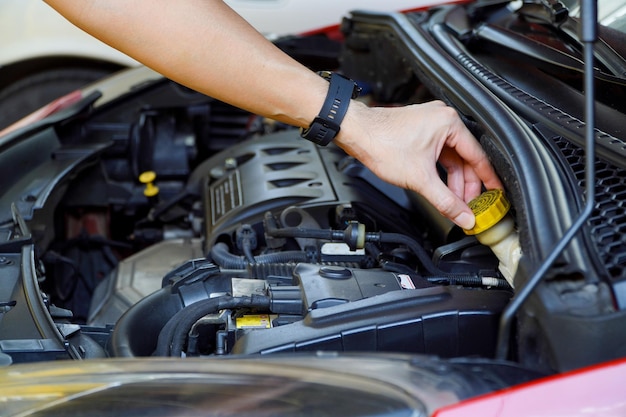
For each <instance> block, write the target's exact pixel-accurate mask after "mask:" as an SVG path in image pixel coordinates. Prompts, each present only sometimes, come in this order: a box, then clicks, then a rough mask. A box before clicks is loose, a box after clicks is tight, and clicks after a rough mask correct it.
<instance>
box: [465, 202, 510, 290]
mask: <svg viewBox="0 0 626 417" xmlns="http://www.w3.org/2000/svg"><path fill="white" fill-rule="evenodd" d="M468 205H469V207H470V208H471V209H472V211H473V212H474V215H475V216H476V224H475V225H474V228H473V229H470V230H465V234H467V235H474V236H476V239H478V241H479V242H480V243H482V244H483V245H485V246H489V247H490V248H491V250H492V251H493V253H494V254H495V255H496V257H497V258H498V260H499V265H498V269H499V270H500V272H501V273H502V275H503V276H504V278H505V279H506V280H507V281H508V283H509V284H510V285H511V287H513V277H514V276H515V272H516V271H517V266H518V264H519V260H520V258H521V256H522V250H521V247H520V243H519V236H518V234H517V231H516V230H515V225H514V222H513V218H512V217H511V215H510V214H508V212H509V208H510V207H511V204H510V203H509V201H508V200H507V199H506V197H505V196H504V193H503V192H502V190H489V191H486V192H484V193H482V194H481V195H479V196H478V197H476V198H475V199H473V200H472V201H470V202H469V204H468Z"/></svg>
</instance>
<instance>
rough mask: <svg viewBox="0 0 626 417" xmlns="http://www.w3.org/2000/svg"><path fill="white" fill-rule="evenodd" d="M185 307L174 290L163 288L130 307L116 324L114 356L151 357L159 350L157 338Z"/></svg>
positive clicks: (113, 345)
mask: <svg viewBox="0 0 626 417" xmlns="http://www.w3.org/2000/svg"><path fill="white" fill-rule="evenodd" d="M181 308H182V303H181V301H180V297H178V296H177V295H173V294H172V293H171V287H165V288H161V289H160V290H158V291H155V292H153V293H152V294H150V295H148V296H147V297H145V298H143V299H141V300H140V301H138V302H137V303H136V304H134V305H133V306H132V307H130V308H129V309H128V310H127V311H126V312H125V313H124V314H123V315H122V317H120V319H119V320H118V321H117V323H116V324H115V328H114V330H113V334H112V336H111V350H112V355H113V356H114V357H127V358H128V357H135V356H150V355H151V354H152V352H154V349H155V348H156V347H157V335H158V334H159V332H160V331H161V329H162V328H163V326H165V324H166V323H167V322H168V320H169V319H170V318H171V317H172V316H173V315H175V314H176V312H177V311H179V310H180V309H181Z"/></svg>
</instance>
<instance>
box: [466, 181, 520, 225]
mask: <svg viewBox="0 0 626 417" xmlns="http://www.w3.org/2000/svg"><path fill="white" fill-rule="evenodd" d="M468 205H469V207H470V208H471V209H472V212H474V216H476V224H475V225H474V228H473V229H469V230H464V232H465V234H466V235H476V234H478V233H481V232H484V231H485V230H487V229H489V228H490V227H492V226H495V225H496V224H497V223H498V222H499V221H500V220H502V218H503V217H504V216H506V213H508V211H509V208H511V203H509V200H507V199H506V197H505V196H504V193H503V192H502V190H489V191H485V192H484V193H482V194H481V195H479V196H478V197H476V198H475V199H473V200H472V201H470V202H469V203H468Z"/></svg>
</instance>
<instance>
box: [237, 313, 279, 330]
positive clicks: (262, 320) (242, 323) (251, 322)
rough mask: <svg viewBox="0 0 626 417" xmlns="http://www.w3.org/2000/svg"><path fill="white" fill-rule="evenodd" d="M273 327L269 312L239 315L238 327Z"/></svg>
mask: <svg viewBox="0 0 626 417" xmlns="http://www.w3.org/2000/svg"><path fill="white" fill-rule="evenodd" d="M270 327H272V322H271V320H270V316H269V314H249V315H247V316H243V317H237V328H238V329H269V328H270Z"/></svg>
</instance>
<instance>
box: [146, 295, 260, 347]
mask: <svg viewBox="0 0 626 417" xmlns="http://www.w3.org/2000/svg"><path fill="white" fill-rule="evenodd" d="M250 307H255V308H261V309H269V307H270V297H268V296H265V295H252V296H251V297H231V296H229V295H225V296H221V297H215V298H208V299H206V300H201V301H198V302H196V303H193V304H191V305H190V306H188V307H185V308H183V309H182V310H180V311H179V312H177V313H176V314H174V315H173V316H172V318H170V320H169V321H168V322H167V323H166V324H165V326H163V329H162V330H161V332H160V333H159V339H158V341H157V348H156V350H155V353H154V354H155V356H175V357H180V356H181V354H182V352H183V348H184V345H185V341H186V340H187V335H188V334H189V331H190V330H191V328H192V327H193V325H194V323H195V322H197V321H198V320H199V319H201V318H202V317H204V316H206V315H207V314H211V313H216V312H218V311H220V310H223V309H227V308H228V309H235V308H250Z"/></svg>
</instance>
